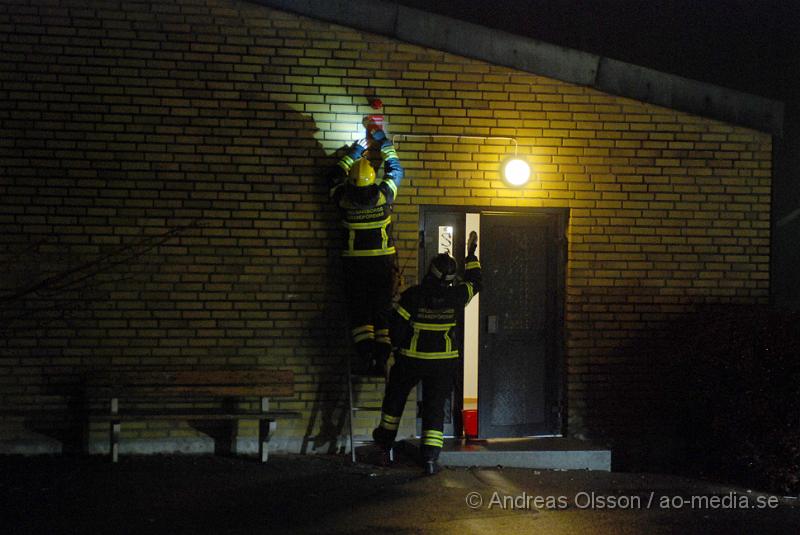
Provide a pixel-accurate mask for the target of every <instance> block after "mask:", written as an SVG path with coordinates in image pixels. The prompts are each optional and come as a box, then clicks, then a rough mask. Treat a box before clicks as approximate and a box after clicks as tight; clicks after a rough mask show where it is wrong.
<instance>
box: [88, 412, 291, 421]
mask: <svg viewBox="0 0 800 535" xmlns="http://www.w3.org/2000/svg"><path fill="white" fill-rule="evenodd" d="M275 418H300V413H299V412H295V411H288V410H280V411H268V412H253V411H249V412H230V413H224V412H209V411H205V412H200V411H198V412H193V411H168V410H164V411H161V410H159V411H127V412H120V413H119V414H110V413H93V414H92V415H91V419H92V420H95V421H104V420H108V421H111V420H121V421H144V420H242V419H252V420H272V419H275Z"/></svg>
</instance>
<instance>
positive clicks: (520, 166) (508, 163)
mask: <svg viewBox="0 0 800 535" xmlns="http://www.w3.org/2000/svg"><path fill="white" fill-rule="evenodd" d="M501 169H502V175H503V180H504V181H505V182H506V184H508V185H509V186H512V187H515V188H519V187H522V186H524V185H525V184H527V183H528V181H529V180H530V179H531V168H530V166H529V165H528V162H526V161H525V160H524V159H522V158H520V157H519V156H517V155H516V154H515V155H514V156H511V157H510V158H506V159H505V160H503V163H502V168H501Z"/></svg>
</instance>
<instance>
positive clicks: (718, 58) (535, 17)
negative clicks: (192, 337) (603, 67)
mask: <svg viewBox="0 0 800 535" xmlns="http://www.w3.org/2000/svg"><path fill="white" fill-rule="evenodd" d="M392 1H394V2H395V3H398V4H403V5H406V6H409V7H415V8H418V9H423V10H427V11H431V12H435V13H440V14H443V15H447V16H450V17H454V18H460V19H463V20H467V21H469V22H474V23H477V24H481V25H483V26H488V27H494V28H498V29H502V30H505V31H508V32H511V33H516V34H520V35H526V36H529V37H532V38H535V39H539V40H542V41H546V42H550V43H553V44H558V45H562V46H567V47H571V48H576V49H579V50H584V51H587V52H592V53H595V54H599V55H603V56H607V57H611V58H614V59H619V60H622V61H627V62H630V63H634V64H637V65H643V66H647V67H652V68H655V69H657V70H661V71H664V72H668V73H673V74H678V75H681V76H685V77H688V78H693V79H695V80H700V81H705V82H710V83H714V84H717V85H721V86H724V87H729V88H732V89H738V90H740V91H746V92H749V93H753V94H757V95H761V96H765V97H769V98H774V99H778V100H789V99H792V98H796V97H794V95H795V94H796V93H800V90H798V88H800V85H798V82H797V80H798V79H800V2H798V1H796V0H769V1H767V0H672V1H664V0H653V1H648V0H493V1H491V2H489V1H485V0H484V1H478V0H462V1H453V0H451V1H443V0H392Z"/></svg>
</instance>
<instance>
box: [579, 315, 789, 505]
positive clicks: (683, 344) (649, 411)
mask: <svg viewBox="0 0 800 535" xmlns="http://www.w3.org/2000/svg"><path fill="white" fill-rule="evenodd" d="M799 320H800V315H798V314H797V313H791V312H785V311H779V310H775V309H770V308H768V307H766V306H758V305H706V306H698V307H697V308H696V309H695V310H694V311H693V312H689V313H687V314H686V315H684V316H682V317H680V318H677V319H675V320H674V321H673V322H672V323H670V324H669V325H668V326H667V327H666V328H665V329H664V330H661V331H660V334H659V335H657V336H648V337H642V338H641V339H639V340H637V341H636V342H635V343H632V344H630V345H629V346H628V347H626V348H625V349H624V350H621V351H619V352H618V353H617V354H616V355H613V357H612V359H611V362H613V364H607V365H605V367H604V369H603V371H602V373H600V371H599V370H595V372H596V373H597V374H598V375H602V376H603V377H605V378H606V379H607V380H606V381H605V382H596V383H592V384H591V386H590V388H589V390H588V392H587V405H588V411H589V414H587V422H589V423H590V428H589V431H590V433H591V435H592V437H593V438H599V439H603V440H605V441H607V442H608V443H609V445H611V446H612V448H613V452H614V458H615V459H614V460H615V467H614V469H615V470H626V471H648V472H652V471H665V472H676V473H682V474H690V475H697V474H706V475H712V476H714V477H719V478H722V479H726V480H730V481H736V482H738V483H740V484H746V485H753V486H756V487H758V488H761V489H768V490H771V491H775V492H797V491H798V490H800V450H798V448H797V444H798V443H800V361H798V359H797V355H798V354H800V331H798V329H797V324H798V321H799Z"/></svg>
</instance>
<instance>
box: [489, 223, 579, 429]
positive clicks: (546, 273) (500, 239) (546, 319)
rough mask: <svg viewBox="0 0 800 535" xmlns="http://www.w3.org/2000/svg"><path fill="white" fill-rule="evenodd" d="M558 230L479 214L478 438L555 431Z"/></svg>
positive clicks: (549, 225) (551, 225)
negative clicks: (482, 282) (480, 289)
mask: <svg viewBox="0 0 800 535" xmlns="http://www.w3.org/2000/svg"><path fill="white" fill-rule="evenodd" d="M559 232H562V230H561V224H560V223H559V218H558V216H557V215H554V214H542V215H541V216H540V215H530V214H528V215H525V214H482V215H481V236H480V243H481V258H480V260H481V264H482V266H483V279H484V289H483V291H482V292H481V301H480V305H481V306H480V321H481V332H480V352H479V357H478V432H479V435H480V437H481V438H492V437H523V436H535V435H550V434H557V433H559V431H560V410H559V399H560V388H559V377H558V376H559V364H558V362H559V358H558V355H559V349H558V343H559V340H560V327H559V325H560V310H559V306H560V305H559V303H560V301H559V300H560V299H561V297H560V291H559V288H560V283H559V277H563V276H562V275H561V273H562V270H561V266H562V265H563V264H562V259H561V245H562V242H561V237H560V235H559Z"/></svg>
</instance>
